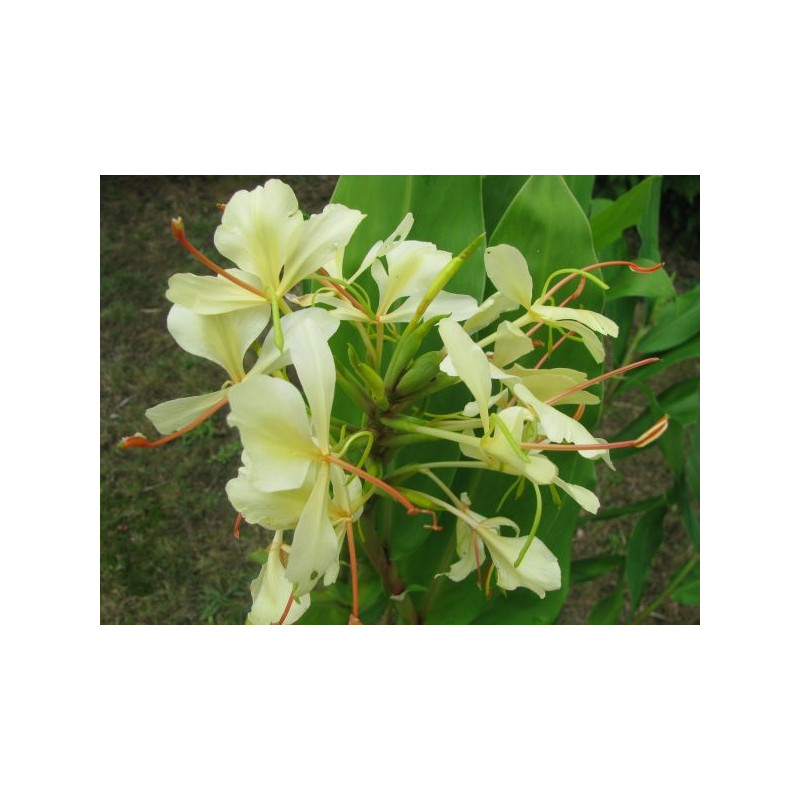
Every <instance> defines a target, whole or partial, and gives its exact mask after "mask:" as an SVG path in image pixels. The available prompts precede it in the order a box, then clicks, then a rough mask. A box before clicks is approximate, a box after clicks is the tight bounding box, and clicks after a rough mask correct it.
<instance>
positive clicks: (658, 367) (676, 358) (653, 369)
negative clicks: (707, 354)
mask: <svg viewBox="0 0 800 800" xmlns="http://www.w3.org/2000/svg"><path fill="white" fill-rule="evenodd" d="M699 355H700V335H699V334H698V335H697V336H695V337H694V338H692V339H689V341H688V342H684V343H683V344H682V345H679V346H678V347H676V348H675V349H674V350H669V351H668V352H666V353H661V354H659V358H660V359H661V360H660V361H657V362H656V363H654V364H648V365H647V366H644V367H641V368H640V369H636V370H634V371H633V372H629V373H628V374H627V375H626V376H625V382H624V384H623V386H621V387H620V389H619V391H620V393H622V392H623V391H625V389H627V388H629V387H631V386H633V385H635V384H637V383H641V382H642V381H645V380H647V379H649V378H652V377H653V375H658V373H659V372H662V371H663V370H664V369H665V368H666V367H668V366H670V365H671V364H677V363H678V362H680V361H687V360H688V359H690V358H697V357H699Z"/></svg>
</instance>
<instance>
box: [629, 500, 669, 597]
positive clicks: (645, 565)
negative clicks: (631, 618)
mask: <svg viewBox="0 0 800 800" xmlns="http://www.w3.org/2000/svg"><path fill="white" fill-rule="evenodd" d="M665 514H666V509H665V508H655V509H653V510H652V511H648V512H647V513H645V514H643V515H642V516H641V518H640V519H639V521H638V522H637V523H636V525H635V526H634V528H633V533H632V534H631V538H630V539H629V540H628V548H627V551H626V554H625V580H626V582H627V584H628V594H629V595H630V600H631V610H632V611H635V610H636V607H637V606H638V605H639V600H640V599H641V597H642V592H643V591H644V587H645V584H646V583H647V575H648V573H649V571H650V562H651V561H652V560H653V556H654V555H655V554H656V551H657V550H658V548H659V546H660V545H661V542H662V540H663V538H664V515H665Z"/></svg>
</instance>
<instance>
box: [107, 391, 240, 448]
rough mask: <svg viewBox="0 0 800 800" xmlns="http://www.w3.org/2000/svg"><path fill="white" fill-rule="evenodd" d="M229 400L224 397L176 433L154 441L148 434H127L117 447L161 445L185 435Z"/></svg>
mask: <svg viewBox="0 0 800 800" xmlns="http://www.w3.org/2000/svg"><path fill="white" fill-rule="evenodd" d="M227 402H228V398H227V397H223V398H222V400H220V401H219V402H218V403H216V404H215V405H213V406H211V408H209V409H208V411H205V412H204V413H202V414H201V415H200V416H199V417H198V418H197V419H196V420H194V421H193V422H190V423H189V424H188V425H186V426H184V427H183V428H181V429H180V430H177V431H175V433H171V434H169V436H163V437H162V438H161V439H156V440H155V441H152V442H151V441H150V439H148V438H147V437H146V436H126V437H125V438H124V439H123V440H122V441H121V442H120V443H119V444H118V445H117V447H119V448H121V449H122V450H126V449H127V448H129V447H160V446H161V445H162V444H166V443H167V442H171V441H172V440H173V439H177V438H178V437H179V436H183V434H184V433H188V432H189V431H190V430H192V428H196V427H197V426H198V425H199V424H200V423H201V422H205V421H206V420H207V419H208V418H209V417H210V416H211V415H212V414H214V413H215V412H216V411H219V409H221V408H222V406H224V405H226V404H227Z"/></svg>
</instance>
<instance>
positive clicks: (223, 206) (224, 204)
mask: <svg viewBox="0 0 800 800" xmlns="http://www.w3.org/2000/svg"><path fill="white" fill-rule="evenodd" d="M226 207H227V204H226V203H217V208H218V209H219V210H220V211H224V210H225V208H226Z"/></svg>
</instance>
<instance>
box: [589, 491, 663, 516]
mask: <svg viewBox="0 0 800 800" xmlns="http://www.w3.org/2000/svg"><path fill="white" fill-rule="evenodd" d="M666 502H667V500H666V497H665V496H664V495H663V494H660V495H657V496H656V497H650V498H648V499H647V500H640V501H639V502H638V503H631V504H630V505H627V506H616V507H614V508H608V509H601V510H600V511H598V512H597V514H595V515H590V514H587V515H586V516H584V517H582V518H581V522H596V521H597V522H599V521H600V520H604V519H616V518H617V517H627V516H628V515H629V514H638V513H639V512H640V511H650V509H652V508H655V507H656V506H663V505H665V504H666Z"/></svg>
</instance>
